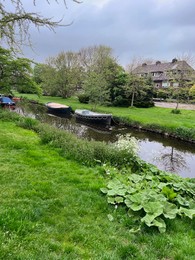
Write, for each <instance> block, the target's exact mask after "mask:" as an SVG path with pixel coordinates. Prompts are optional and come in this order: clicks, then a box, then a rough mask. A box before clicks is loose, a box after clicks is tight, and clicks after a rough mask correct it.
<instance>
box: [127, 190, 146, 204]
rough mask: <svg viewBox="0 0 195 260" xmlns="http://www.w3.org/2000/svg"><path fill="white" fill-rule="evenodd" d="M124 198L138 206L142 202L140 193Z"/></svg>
mask: <svg viewBox="0 0 195 260" xmlns="http://www.w3.org/2000/svg"><path fill="white" fill-rule="evenodd" d="M126 198H128V199H129V200H131V201H132V202H135V203H138V204H141V203H142V201H143V197H142V195H141V194H140V193H136V194H133V195H128V196H126Z"/></svg>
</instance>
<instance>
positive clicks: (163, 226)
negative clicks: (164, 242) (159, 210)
mask: <svg viewBox="0 0 195 260" xmlns="http://www.w3.org/2000/svg"><path fill="white" fill-rule="evenodd" d="M153 225H154V226H156V227H158V230H159V232H160V233H165V231H166V224H165V222H164V220H163V219H161V218H157V219H155V220H154V221H153Z"/></svg>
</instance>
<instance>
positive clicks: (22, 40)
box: [0, 0, 81, 51]
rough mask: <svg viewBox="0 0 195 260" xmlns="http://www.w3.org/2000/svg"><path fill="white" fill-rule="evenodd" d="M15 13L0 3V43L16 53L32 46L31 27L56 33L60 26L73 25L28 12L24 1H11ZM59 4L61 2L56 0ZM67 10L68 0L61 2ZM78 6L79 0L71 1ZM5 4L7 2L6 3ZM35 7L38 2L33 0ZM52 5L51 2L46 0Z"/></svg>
mask: <svg viewBox="0 0 195 260" xmlns="http://www.w3.org/2000/svg"><path fill="white" fill-rule="evenodd" d="M10 1H11V4H12V7H13V8H14V12H10V11H8V10H7V9H6V7H5V4H3V3H2V2H0V42H3V41H4V42H5V43H6V44H8V45H9V46H10V48H14V49H15V51H18V50H21V46H22V45H29V46H31V41H30V33H29V29H30V25H34V26H35V27H36V28H37V29H38V30H39V29H40V28H41V27H46V28H48V29H49V30H52V31H55V28H56V27H58V26H69V25H71V24H72V22H71V23H69V24H62V20H63V19H60V20H58V21H55V20H54V19H53V17H43V16H42V15H39V14H38V13H31V12H26V11H25V9H24V5H23V1H22V0H10ZM54 1H55V2H56V3H58V4H59V2H60V1H58V0H54ZM61 1H62V2H63V3H64V6H65V8H67V4H66V2H67V1H66V0H61ZM71 1H73V2H75V3H77V4H79V3H81V1H78V0H71ZM4 2H5V1H4ZM32 2H33V5H36V2H37V1H36V0H32ZM46 2H47V3H48V4H51V1H50V0H46Z"/></svg>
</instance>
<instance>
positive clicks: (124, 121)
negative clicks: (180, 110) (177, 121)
mask: <svg viewBox="0 0 195 260" xmlns="http://www.w3.org/2000/svg"><path fill="white" fill-rule="evenodd" d="M113 123H114V124H117V125H122V126H126V127H132V128H135V129H139V130H140V131H146V132H152V133H155V134H160V135H163V136H165V137H171V138H176V139H178V140H181V141H185V142H189V143H195V129H190V128H187V127H183V126H181V127H177V128H172V129H171V128H169V127H166V126H161V125H158V124H154V123H152V124H149V125H148V124H146V125H145V124H142V123H140V122H138V121H134V120H131V119H130V118H129V117H119V116H113Z"/></svg>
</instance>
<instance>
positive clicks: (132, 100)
mask: <svg viewBox="0 0 195 260" xmlns="http://www.w3.org/2000/svg"><path fill="white" fill-rule="evenodd" d="M134 98H135V92H134V91H133V93H132V97H131V107H133V103H134Z"/></svg>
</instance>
